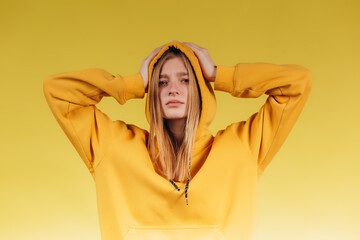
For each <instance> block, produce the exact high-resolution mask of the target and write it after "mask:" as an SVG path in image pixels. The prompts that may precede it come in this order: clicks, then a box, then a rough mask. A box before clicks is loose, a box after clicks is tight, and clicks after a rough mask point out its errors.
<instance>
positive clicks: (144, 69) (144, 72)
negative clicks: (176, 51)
mask: <svg viewBox="0 0 360 240" xmlns="http://www.w3.org/2000/svg"><path fill="white" fill-rule="evenodd" d="M163 46H164V45H162V46H160V47H158V48H156V49H155V50H154V51H152V52H151V53H150V54H149V56H147V57H146V58H145V59H143V60H142V62H141V66H140V74H141V77H142V79H143V81H144V88H145V92H147V90H148V84H149V64H150V62H151V60H152V59H153V58H154V57H155V56H156V54H158V53H159V52H160V50H161V49H162V48H163Z"/></svg>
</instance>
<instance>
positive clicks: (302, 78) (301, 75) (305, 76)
mask: <svg viewBox="0 0 360 240" xmlns="http://www.w3.org/2000/svg"><path fill="white" fill-rule="evenodd" d="M295 66H296V69H297V72H298V74H297V80H298V81H297V82H298V84H299V85H300V86H299V87H300V89H301V90H302V91H301V92H302V93H307V92H310V90H311V87H312V73H311V71H310V70H309V69H307V68H305V67H303V66H300V65H295Z"/></svg>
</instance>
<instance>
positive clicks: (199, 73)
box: [44, 41, 311, 240]
mask: <svg viewBox="0 0 360 240" xmlns="http://www.w3.org/2000/svg"><path fill="white" fill-rule="evenodd" d="M210 82H214V89H215V90H219V91H225V92H228V93H230V94H231V95H232V96H234V97H238V98H240V97H246V98H256V97H259V96H261V95H262V94H267V95H269V96H268V98H267V100H266V102H265V104H264V105H263V106H262V107H261V109H260V110H259V111H258V112H257V113H255V114H254V115H252V116H251V117H250V118H249V119H248V120H246V121H240V122H236V123H233V124H231V125H229V126H227V127H226V128H225V129H224V130H219V131H218V132H217V134H216V136H213V135H212V134H211V133H210V131H209V130H208V126H209V124H210V123H211V121H212V119H213V117H214V116H215V109H216V108H215V105H216V102H215V95H214V92H213V88H212V86H211V85H210ZM310 87H311V74H310V72H309V71H308V70H307V69H305V68H303V67H301V66H298V65H275V64H267V63H239V64H237V65H236V66H233V67H231V66H221V65H218V66H215V64H214V62H213V60H212V58H211V57H210V55H209V53H208V51H207V50H206V49H204V48H202V47H199V46H198V45H196V44H193V43H183V42H179V41H172V42H170V43H168V44H165V45H164V46H161V47H159V48H157V49H155V50H154V51H153V52H152V53H151V54H150V55H149V56H148V57H147V58H145V59H144V60H143V62H142V64H141V68H140V71H139V73H137V74H135V75H132V76H127V77H124V76H121V75H119V74H117V75H112V74H110V73H108V72H106V71H104V70H102V69H87V70H82V71H77V72H72V73H62V74H58V75H54V76H51V77H49V78H47V79H46V80H45V81H44V93H45V96H46V99H47V101H48V103H49V106H50V108H51V110H52V112H53V114H54V115H55V117H56V119H57V121H58V122H59V124H60V125H61V127H62V128H63V130H64V131H65V133H66V135H67V136H68V137H69V139H70V141H71V142H72V144H73V145H74V146H75V148H76V150H77V151H78V153H79V154H80V156H81V158H82V159H83V161H84V162H85V164H86V166H87V167H88V169H89V170H90V172H91V174H92V176H93V178H94V181H95V185H96V193H97V201H98V209H99V218H100V228H101V236H102V239H103V240H110V239H111V240H112V239H117V240H118V239H126V240H129V239H197V240H199V239H250V238H251V235H252V229H253V220H254V210H255V202H256V187H257V180H258V178H259V176H260V175H261V174H262V172H263V170H264V169H265V168H266V166H267V165H268V164H269V162H270V161H271V159H272V158H273V157H274V155H275V153H276V152H277V151H278V150H279V148H280V146H281V145H282V143H283V142H284V140H285V138H286V137H287V135H288V134H289V132H290V130H291V128H292V126H293V125H294V123H295V121H296V119H297V117H298V116H299V114H300V112H301V110H302V108H303V106H304V104H305V101H306V99H307V97H308V95H309V92H310ZM145 92H147V93H148V94H147V98H146V116H147V119H148V121H149V124H150V132H148V131H146V130H144V129H141V128H139V127H136V126H134V125H131V124H126V123H125V122H123V121H120V120H117V121H112V120H111V119H110V118H109V117H108V116H107V115H106V114H104V113H102V112H101V111H100V110H99V109H98V108H96V103H98V102H99V101H100V100H101V99H102V97H104V96H112V97H114V98H115V99H116V100H117V101H118V102H119V103H120V104H124V103H125V102H126V101H128V100H130V99H132V98H143V97H144V95H145ZM234 111H241V109H234Z"/></svg>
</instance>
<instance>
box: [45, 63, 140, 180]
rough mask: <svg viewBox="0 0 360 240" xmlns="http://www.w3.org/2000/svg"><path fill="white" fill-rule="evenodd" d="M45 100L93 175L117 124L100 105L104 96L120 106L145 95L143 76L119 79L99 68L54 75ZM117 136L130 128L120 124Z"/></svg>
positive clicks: (117, 76) (50, 79)
mask: <svg viewBox="0 0 360 240" xmlns="http://www.w3.org/2000/svg"><path fill="white" fill-rule="evenodd" d="M43 89H44V94H45V98H46V100H47V102H48V104H49V107H50V109H51V111H52V113H53V114H54V116H55V118H56V120H57V121H58V122H59V124H60V126H61V128H62V129H63V130H64V132H65V134H66V135H67V137H68V138H69V140H70V141H71V143H72V144H73V145H74V147H75V149H76V150H77V152H78V153H79V154H80V156H81V158H82V160H83V161H84V162H85V164H86V166H87V167H88V169H89V170H90V172H91V173H92V174H93V172H94V167H95V166H96V165H97V164H98V162H99V161H100V160H101V158H102V157H103V156H104V154H105V151H106V148H107V146H108V145H109V143H110V142H111V138H112V134H113V129H114V128H115V123H114V122H112V120H111V119H110V118H109V117H108V116H107V115H106V114H104V113H102V112H101V111H100V110H99V109H98V108H97V107H96V106H95V104H97V103H98V102H100V100H101V99H102V98H103V97H104V96H112V97H114V98H115V99H116V101H117V102H119V103H120V104H124V103H125V102H126V101H127V100H129V99H131V98H142V97H143V96H144V94H145V90H144V84H143V81H142V77H141V74H140V73H137V74H135V75H133V76H128V77H122V76H120V75H119V74H117V75H116V76H114V75H112V74H110V73H108V72H106V71H104V70H102V69H98V68H92V69H86V70H81V71H76V72H70V73H61V74H57V75H53V76H50V77H48V78H46V79H45V81H44V83H43ZM116 128H117V134H119V130H118V129H120V134H121V133H122V132H123V134H125V133H126V132H127V131H128V129H127V125H126V124H125V123H124V122H122V121H118V122H117V124H116Z"/></svg>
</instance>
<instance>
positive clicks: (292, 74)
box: [214, 63, 312, 176]
mask: <svg viewBox="0 0 360 240" xmlns="http://www.w3.org/2000/svg"><path fill="white" fill-rule="evenodd" d="M311 81H312V75H311V73H310V72H309V71H308V70H307V69H306V68H304V67H301V66H299V65H294V64H289V65H275V64H268V63H239V64H237V65H236V66H235V67H227V66H218V67H217V76H216V79H215V85H214V88H215V90H220V91H225V92H228V93H230V94H231V95H232V96H234V97H242V98H256V97H259V96H261V95H262V94H267V95H269V96H268V98H267V100H266V102H265V104H264V105H263V106H262V107H261V108H260V110H259V112H257V113H255V114H253V115H252V116H251V117H250V118H249V119H248V120H247V121H242V122H238V123H233V124H231V125H230V126H229V127H228V128H229V130H230V131H232V132H233V133H235V134H236V135H237V136H238V137H239V138H240V140H241V141H242V142H243V143H245V144H247V145H248V147H249V149H250V152H251V153H252V155H253V156H254V158H255V159H257V163H258V173H259V176H260V175H261V174H262V172H263V171H264V169H265V168H266V166H267V165H268V164H269V162H270V161H271V159H272V158H273V157H274V155H275V154H276V152H277V151H278V150H279V149H280V147H281V145H282V144H283V142H284V141H285V139H286V137H287V136H288V134H289V132H290V130H291V128H292V127H293V125H294V124H295V122H296V119H297V118H298V116H299V115H300V112H301V110H302V109H303V107H304V104H305V102H306V99H307V97H308V95H309V92H310V89H311Z"/></svg>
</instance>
